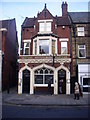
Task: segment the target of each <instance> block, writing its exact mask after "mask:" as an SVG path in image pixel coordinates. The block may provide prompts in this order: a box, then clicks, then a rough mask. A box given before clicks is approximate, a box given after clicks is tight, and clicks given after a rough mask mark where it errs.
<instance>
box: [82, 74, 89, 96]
mask: <svg viewBox="0 0 90 120" xmlns="http://www.w3.org/2000/svg"><path fill="white" fill-rule="evenodd" d="M84 78H90V76H83V77H82V87H84V88H89V87H90V85H83V80H84ZM83 93H87V94H90V93H89V92H83Z"/></svg>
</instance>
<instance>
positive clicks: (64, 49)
mask: <svg viewBox="0 0 90 120" xmlns="http://www.w3.org/2000/svg"><path fill="white" fill-rule="evenodd" d="M61 54H67V42H61Z"/></svg>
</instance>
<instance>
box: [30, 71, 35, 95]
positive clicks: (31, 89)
mask: <svg viewBox="0 0 90 120" xmlns="http://www.w3.org/2000/svg"><path fill="white" fill-rule="evenodd" d="M33 75H34V73H33V70H31V75H30V94H34V88H33V87H34V84H33V81H34V78H33V77H34V76H33Z"/></svg>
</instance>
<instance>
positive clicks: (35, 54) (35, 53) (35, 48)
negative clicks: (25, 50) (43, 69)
mask: <svg viewBox="0 0 90 120" xmlns="http://www.w3.org/2000/svg"><path fill="white" fill-rule="evenodd" d="M34 43H35V55H36V54H37V40H35V41H34Z"/></svg>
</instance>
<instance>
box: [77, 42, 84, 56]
mask: <svg viewBox="0 0 90 120" xmlns="http://www.w3.org/2000/svg"><path fill="white" fill-rule="evenodd" d="M79 46H80V45H78V58H86V45H84V44H83V46H84V48H79ZM81 49H82V50H83V49H84V50H85V57H80V56H79V50H81Z"/></svg>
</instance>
